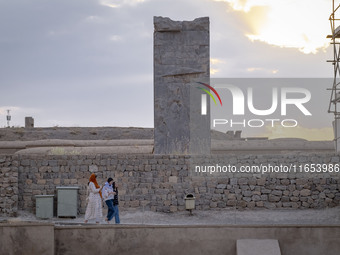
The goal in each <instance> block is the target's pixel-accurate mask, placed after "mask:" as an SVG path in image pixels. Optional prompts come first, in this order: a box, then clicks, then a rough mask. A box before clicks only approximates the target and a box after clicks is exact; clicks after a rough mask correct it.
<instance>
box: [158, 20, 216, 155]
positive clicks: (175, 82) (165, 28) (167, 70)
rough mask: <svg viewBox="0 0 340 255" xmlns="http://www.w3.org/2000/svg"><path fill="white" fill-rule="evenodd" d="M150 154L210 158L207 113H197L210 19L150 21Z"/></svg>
mask: <svg viewBox="0 0 340 255" xmlns="http://www.w3.org/2000/svg"><path fill="white" fill-rule="evenodd" d="M154 27H155V31H154V139H155V151H154V152H155V154H209V153H210V113H209V98H208V101H207V102H208V103H207V114H206V115H202V114H201V108H202V107H201V95H202V90H200V89H198V88H197V85H199V84H198V83H197V82H205V83H209V77H210V72H209V68H210V54H209V18H208V17H204V18H198V19H195V20H193V21H183V22H180V21H173V20H171V19H169V18H163V17H154Z"/></svg>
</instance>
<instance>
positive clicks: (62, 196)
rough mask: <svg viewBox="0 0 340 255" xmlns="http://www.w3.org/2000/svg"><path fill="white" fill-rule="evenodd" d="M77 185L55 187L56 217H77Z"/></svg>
mask: <svg viewBox="0 0 340 255" xmlns="http://www.w3.org/2000/svg"><path fill="white" fill-rule="evenodd" d="M78 189H79V187H70V186H69V187H57V196H58V210H57V214H58V217H73V218H76V217H77V213H78Z"/></svg>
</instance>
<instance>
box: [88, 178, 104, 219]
mask: <svg viewBox="0 0 340 255" xmlns="http://www.w3.org/2000/svg"><path fill="white" fill-rule="evenodd" d="M99 190H100V189H96V187H95V185H94V183H93V182H90V183H89V186H88V192H89V196H88V202H87V207H86V212H85V220H89V219H96V221H97V222H98V221H99V220H100V218H102V217H103V209H102V199H101V197H100V194H99Z"/></svg>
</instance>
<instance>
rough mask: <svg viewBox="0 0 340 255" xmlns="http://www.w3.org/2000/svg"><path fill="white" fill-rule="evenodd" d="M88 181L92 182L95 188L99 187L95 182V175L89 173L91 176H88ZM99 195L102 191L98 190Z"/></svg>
mask: <svg viewBox="0 0 340 255" xmlns="http://www.w3.org/2000/svg"><path fill="white" fill-rule="evenodd" d="M90 182H93V184H94V186H95V187H96V189H99V188H100V186H99V185H98V183H97V179H96V175H95V174H91V176H90ZM99 195H100V197H102V192H101V191H99Z"/></svg>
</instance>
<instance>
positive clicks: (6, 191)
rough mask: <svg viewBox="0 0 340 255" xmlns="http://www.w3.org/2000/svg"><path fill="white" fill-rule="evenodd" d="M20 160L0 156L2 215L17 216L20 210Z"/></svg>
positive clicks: (0, 212) (0, 204)
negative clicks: (18, 165)
mask: <svg viewBox="0 0 340 255" xmlns="http://www.w3.org/2000/svg"><path fill="white" fill-rule="evenodd" d="M17 163H18V161H15V162H13V161H12V158H11V157H9V156H0V216H10V217H15V216H16V215H17V211H18V167H17Z"/></svg>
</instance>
